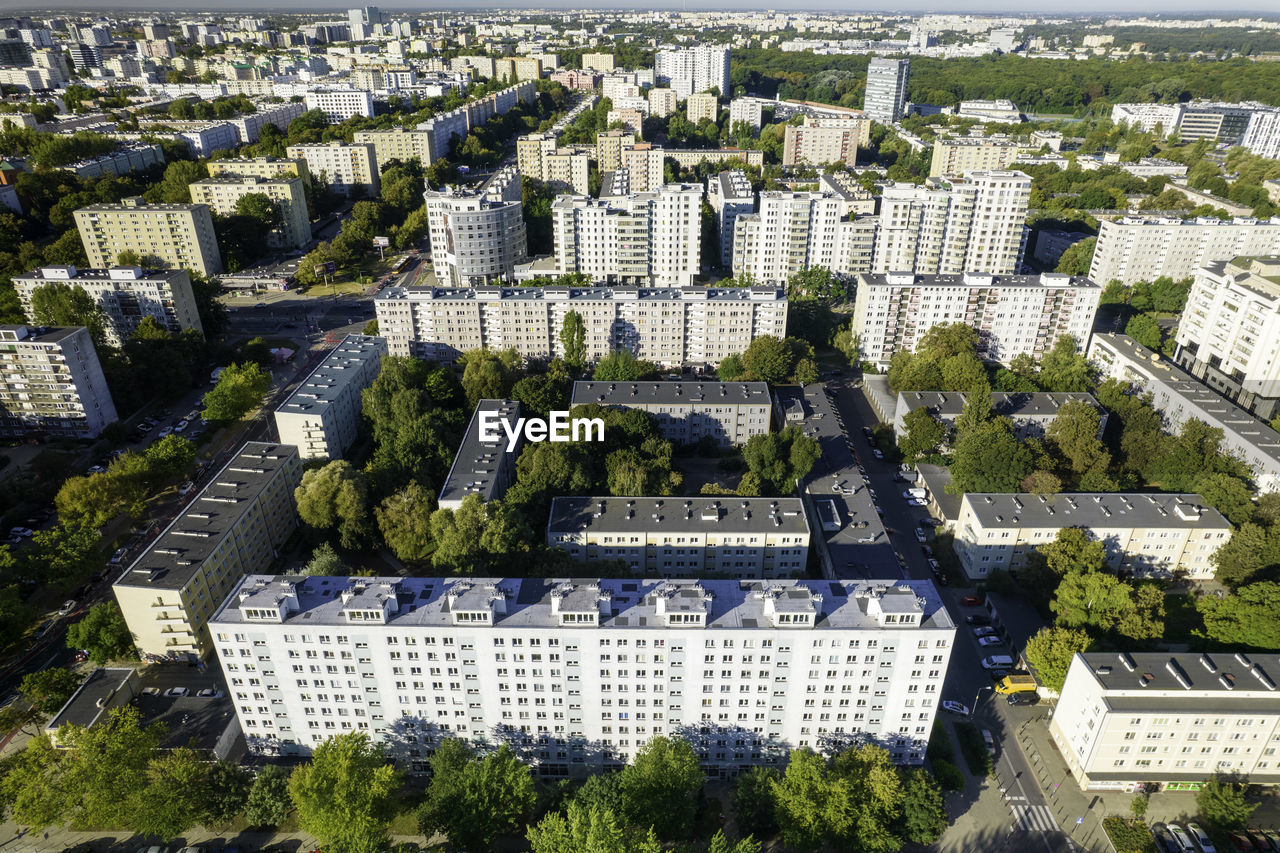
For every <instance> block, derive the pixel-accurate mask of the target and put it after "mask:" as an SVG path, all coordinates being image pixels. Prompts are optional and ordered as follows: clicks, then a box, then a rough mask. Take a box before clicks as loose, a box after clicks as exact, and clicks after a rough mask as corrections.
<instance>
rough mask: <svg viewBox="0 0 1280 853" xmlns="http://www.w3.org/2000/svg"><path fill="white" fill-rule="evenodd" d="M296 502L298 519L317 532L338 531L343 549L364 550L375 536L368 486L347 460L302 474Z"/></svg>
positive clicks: (296, 492)
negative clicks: (364, 545)
mask: <svg viewBox="0 0 1280 853" xmlns="http://www.w3.org/2000/svg"><path fill="white" fill-rule="evenodd" d="M294 500H295V501H296V502H297V506H298V517H299V518H301V519H302V520H303V521H304V522H306V523H307V524H309V525H311V526H312V527H314V528H316V529H318V530H330V529H336V530H337V532H338V537H339V539H340V541H341V542H342V547H344V548H358V547H361V546H362V545H363V544H364V543H366V542H368V541H369V539H370V538H371V537H372V534H373V530H374V527H373V519H372V518H371V515H370V512H369V483H368V481H367V480H366V479H365V477H364V475H363V474H361V473H360V471H359V470H358V469H356V468H355V467H353V466H352V465H351V463H350V462H348V461H346V460H345V459H335V460H334V461H332V462H330V463H328V464H327V465H325V466H324V467H323V468H313V469H312V470H310V471H306V472H305V473H303V475H302V483H301V484H299V486H298V488H297V489H295V490H294Z"/></svg>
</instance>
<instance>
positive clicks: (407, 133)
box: [355, 127, 436, 174]
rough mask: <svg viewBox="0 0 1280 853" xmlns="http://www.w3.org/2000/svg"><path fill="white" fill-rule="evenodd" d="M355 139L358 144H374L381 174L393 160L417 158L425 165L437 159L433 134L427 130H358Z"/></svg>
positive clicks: (403, 161)
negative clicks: (432, 146)
mask: <svg viewBox="0 0 1280 853" xmlns="http://www.w3.org/2000/svg"><path fill="white" fill-rule="evenodd" d="M355 141H356V144H357V145H372V146H373V159H374V162H376V163H377V166H378V172H379V174H381V172H382V170H383V169H385V168H386V167H387V166H388V165H389V164H390V163H391V161H392V160H399V161H400V162H402V163H408V162H409V161H410V160H414V159H417V160H418V162H419V163H421V164H422V165H423V166H430V165H431V164H432V163H433V162H435V159H436V158H435V157H434V156H433V155H432V151H431V142H432V134H431V132H430V131H426V130H413V129H408V128H403V127H393V128H388V129H386V130H357V131H356V135H355Z"/></svg>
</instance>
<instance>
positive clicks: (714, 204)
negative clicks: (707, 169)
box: [707, 169, 756, 269]
mask: <svg viewBox="0 0 1280 853" xmlns="http://www.w3.org/2000/svg"><path fill="white" fill-rule="evenodd" d="M707 203H708V204H710V205H711V209H712V210H714V211H715V214H716V233H717V235H718V236H719V238H720V264H721V265H722V266H724V267H728V268H730V269H732V267H733V240H734V223H736V222H737V220H738V217H739V216H741V215H743V214H745V213H752V212H753V211H755V208H756V194H755V190H753V189H752V188H751V181H750V180H748V179H747V175H746V173H745V172H742V171H740V170H737V169H735V170H733V171H731V172H721V173H720V174H718V175H714V176H712V177H709V178H707Z"/></svg>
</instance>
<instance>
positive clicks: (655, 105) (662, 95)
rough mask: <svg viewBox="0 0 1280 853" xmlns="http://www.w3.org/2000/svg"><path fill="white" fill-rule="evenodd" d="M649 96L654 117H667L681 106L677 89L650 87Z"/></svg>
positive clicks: (651, 114) (651, 112)
mask: <svg viewBox="0 0 1280 853" xmlns="http://www.w3.org/2000/svg"><path fill="white" fill-rule="evenodd" d="M647 97H648V99H649V115H650V116H652V117H654V118H666V117H667V116H669V115H671V114H672V113H674V112H675V111H676V108H677V107H678V106H679V101H680V96H679V95H677V94H676V90H675V89H650V90H649V93H648V95H647Z"/></svg>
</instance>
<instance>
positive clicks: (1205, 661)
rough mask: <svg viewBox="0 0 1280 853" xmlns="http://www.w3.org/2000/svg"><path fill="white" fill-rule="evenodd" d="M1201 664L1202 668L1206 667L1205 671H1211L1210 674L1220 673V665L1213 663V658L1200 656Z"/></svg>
mask: <svg viewBox="0 0 1280 853" xmlns="http://www.w3.org/2000/svg"><path fill="white" fill-rule="evenodd" d="M1200 663H1201V665H1202V666H1204V668H1205V669H1207V670H1209V671H1210V672H1217V671H1218V665H1217V664H1215V663H1214V662H1213V658H1211V657H1209V656H1208V655H1200Z"/></svg>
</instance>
